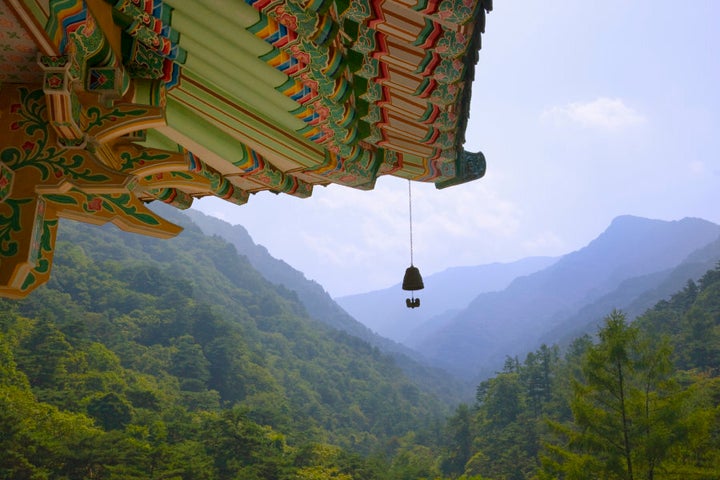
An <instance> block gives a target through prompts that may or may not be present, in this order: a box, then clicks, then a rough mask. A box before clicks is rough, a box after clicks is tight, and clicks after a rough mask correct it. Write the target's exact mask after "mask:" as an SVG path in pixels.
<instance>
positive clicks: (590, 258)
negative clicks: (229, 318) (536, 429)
mask: <svg viewBox="0 0 720 480" xmlns="http://www.w3.org/2000/svg"><path fill="white" fill-rule="evenodd" d="M186 213H187V214H188V215H189V216H190V218H192V220H193V221H194V222H195V223H196V224H197V225H198V226H199V227H200V228H201V229H202V230H203V231H204V232H205V233H206V234H212V235H219V236H221V237H223V238H224V239H226V240H227V241H229V242H231V243H232V244H233V245H234V246H235V247H236V248H237V250H238V252H239V253H240V254H242V255H244V256H246V257H247V258H248V260H249V262H250V263H251V264H252V265H253V267H255V268H256V269H257V270H258V271H259V272H260V273H261V274H262V275H263V276H264V277H265V278H266V279H268V280H269V281H271V282H273V283H275V284H278V285H282V286H283V287H284V288H287V289H288V290H290V291H292V292H295V294H297V296H298V298H299V300H300V301H301V302H302V303H303V305H304V306H305V308H306V309H307V310H308V313H309V314H310V315H311V316H313V317H314V318H317V319H318V320H320V321H321V322H323V323H325V324H327V325H330V326H332V327H333V328H337V329H340V330H343V331H345V332H348V333H350V334H352V335H355V336H358V337H360V338H362V339H364V340H365V341H368V342H369V343H371V344H372V345H375V346H376V347H378V348H380V349H381V350H383V351H386V352H392V353H393V354H394V355H395V357H396V359H397V360H398V363H399V364H400V365H404V366H405V369H406V373H410V374H411V376H412V373H411V372H413V371H414V372H415V378H414V379H415V380H416V381H420V382H425V383H427V384H428V385H436V383H435V382H436V381H438V379H439V378H444V379H445V381H443V382H441V385H442V386H440V387H438V386H435V388H434V390H435V391H436V393H438V392H442V391H445V392H447V391H449V390H457V391H462V392H464V394H465V395H467V393H468V390H467V386H468V385H471V384H472V383H473V382H476V381H477V380H478V379H482V378H485V377H486V376H488V375H491V374H492V373H493V372H494V371H495V370H497V369H498V368H500V367H501V365H502V363H503V361H504V359H505V357H506V356H507V355H518V356H523V355H524V354H525V353H526V352H528V351H531V350H533V349H535V348H537V347H538V346H539V345H540V344H541V343H547V344H554V343H557V344H560V345H562V344H566V343H567V342H569V341H571V340H572V339H573V338H575V337H576V336H577V335H582V334H584V333H588V332H593V331H595V330H596V327H597V325H598V323H599V322H600V321H601V320H602V318H603V317H604V316H606V315H607V314H608V313H609V312H610V311H612V309H614V308H618V309H623V310H624V311H625V312H626V313H627V314H628V316H629V317H630V318H633V317H634V316H636V315H639V314H640V313H642V312H643V311H644V310H645V309H647V308H649V307H650V306H652V305H653V304H654V303H656V302H657V301H659V300H661V299H663V298H666V297H667V296H669V295H670V294H672V293H673V292H675V291H677V290H678V289H681V288H682V287H683V286H684V285H685V284H686V283H687V282H688V280H691V279H697V278H699V277H700V276H701V275H702V274H703V273H704V272H705V271H707V270H709V269H711V268H713V267H714V266H715V264H716V263H717V262H718V260H720V226H718V225H716V224H713V223H711V222H708V221H706V220H702V219H697V218H684V219H682V220H677V221H663V220H652V219H646V218H641V217H636V216H630V215H625V216H620V217H617V218H616V219H614V220H613V221H612V222H611V224H610V225H609V227H608V228H607V229H606V230H605V231H604V232H602V233H601V234H600V235H599V236H598V237H597V238H596V239H595V240H593V241H592V242H590V243H589V244H588V245H587V246H585V247H584V248H581V249H579V250H577V251H575V252H571V253H568V254H566V255H564V256H561V257H558V258H553V257H530V258H525V259H521V260H519V261H516V262H511V263H493V264H488V265H479V266H462V267H455V268H450V269H448V270H446V271H443V272H440V273H437V274H434V275H429V276H427V277H426V278H425V279H424V281H425V289H424V290H422V291H420V292H416V293H417V294H418V296H420V297H421V298H422V307H421V308H419V309H412V310H411V309H407V308H406V307H405V302H404V298H405V296H407V295H406V294H407V292H403V291H402V290H401V288H400V285H399V284H397V285H394V286H393V287H390V288H387V289H383V290H378V291H373V292H368V293H363V294H357V295H351V296H345V297H340V298H337V299H334V300H333V299H332V298H330V295H329V294H328V293H327V292H326V291H325V290H324V289H323V287H322V286H321V285H319V284H317V283H316V282H314V281H310V280H307V279H306V278H305V276H304V275H303V274H302V272H299V271H297V270H295V269H294V268H292V267H291V266H290V265H288V264H287V263H286V262H284V261H282V260H278V259H275V258H273V257H272V256H271V255H270V254H269V253H268V251H267V250H266V249H265V248H264V247H262V246H260V245H256V244H255V243H254V242H253V240H252V238H251V237H250V235H249V233H248V232H247V231H246V230H245V229H244V228H243V227H242V226H238V225H235V226H233V225H230V224H228V223H226V222H223V221H221V220H218V219H216V218H213V217H208V216H206V215H203V214H202V213H200V212H197V211H194V210H189V211H187V212H186ZM431 367H434V368H431ZM437 368H439V369H441V370H437ZM443 371H447V372H450V373H452V374H453V376H456V377H458V378H460V379H461V383H458V384H455V385H453V386H449V385H448V384H447V383H446V381H447V377H448V376H447V375H444V373H443ZM428 372H432V374H431V377H432V378H428V377H427V375H428ZM463 385H464V387H463Z"/></svg>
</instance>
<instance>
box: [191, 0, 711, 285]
mask: <svg viewBox="0 0 720 480" xmlns="http://www.w3.org/2000/svg"><path fill="white" fill-rule="evenodd" d="M494 7H495V8H494V10H493V11H492V12H491V13H490V14H489V15H488V19H487V24H486V31H485V35H483V42H482V50H481V51H480V58H479V61H478V64H477V67H476V71H475V81H474V83H473V90H472V103H471V110H470V119H469V122H468V127H467V130H466V143H465V149H466V150H469V151H473V152H475V151H482V152H483V153H484V154H485V156H486V158H487V173H486V175H485V177H484V178H482V179H480V180H476V181H474V182H470V183H467V184H464V185H459V186H455V187H450V188H447V189H443V190H437V189H436V188H435V186H434V185H433V184H424V183H417V182H413V184H412V198H413V204H412V205H413V207H412V208H413V258H414V264H415V265H416V266H417V267H419V268H420V271H421V272H422V274H423V276H428V275H431V274H433V273H437V272H440V271H443V270H445V269H447V268H450V267H455V266H466V265H482V264H488V263H493V262H509V261H514V260H518V259H521V258H524V257H528V256H536V255H548V256H559V255H563V254H566V253H569V252H572V251H575V250H578V249H580V248H582V247H583V246H585V245H587V244H588V243H589V242H590V241H592V240H593V239H594V238H596V237H597V236H598V235H599V234H601V233H602V232H603V231H604V230H605V229H606V228H607V227H608V226H609V224H610V222H611V221H612V219H613V218H615V217H617V216H619V215H636V216H641V217H646V218H654V219H662V220H679V219H681V218H684V217H700V218H704V219H706V220H709V221H712V222H714V223H718V224H720V1H717V0H691V1H689V2H680V3H678V2H670V1H668V0H603V1H599V0H583V1H578V0H547V1H544V2H538V1H537V0H496V1H495V2H494ZM193 208H196V209H197V210H200V211H202V212H204V213H206V214H209V215H213V216H216V217H218V218H221V219H223V220H225V221H227V222H230V223H232V224H240V225H243V226H244V227H245V228H246V229H247V230H248V231H249V233H250V235H251V236H252V237H253V239H254V241H255V242H256V243H259V244H261V245H263V246H265V247H266V248H267V249H268V251H269V252H270V254H271V255H273V256H274V257H276V258H280V259H282V260H284V261H285V262H287V263H288V264H290V265H291V266H293V267H294V268H296V269H297V270H300V271H302V272H303V273H304V274H305V276H306V277H307V278H309V279H312V280H315V281H317V282H318V283H320V284H321V285H322V286H323V287H324V288H325V290H327V291H328V293H330V295H332V296H333V297H340V296H344V295H350V294H355V293H363V292H368V291H372V290H378V289H382V288H387V287H389V286H392V285H395V284H397V283H399V282H401V281H402V276H403V274H404V272H405V269H406V268H407V267H408V266H409V265H410V241H409V221H408V183H407V181H406V180H402V179H398V178H395V177H390V176H384V177H380V178H379V179H378V181H377V183H376V186H375V189H374V190H371V191H359V190H354V189H351V188H347V187H341V186H337V185H331V186H328V187H315V189H314V191H313V195H312V196H311V197H310V198H307V199H298V198H295V197H291V196H288V195H274V194H271V193H268V192H260V193H258V194H256V195H254V196H252V197H251V198H250V201H249V202H248V203H247V204H246V205H243V206H236V205H232V204H229V203H226V202H224V201H222V200H218V199H211V198H207V199H202V200H199V201H196V202H195V204H194V205H193ZM402 295H403V294H402V293H401V294H400V296H402Z"/></svg>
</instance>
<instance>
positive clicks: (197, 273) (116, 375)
mask: <svg viewBox="0 0 720 480" xmlns="http://www.w3.org/2000/svg"><path fill="white" fill-rule="evenodd" d="M55 255H56V257H55V264H54V269H53V275H52V278H51V280H50V282H49V283H48V285H47V286H46V287H43V288H41V289H39V290H38V291H37V292H35V293H34V294H33V295H31V296H30V297H29V298H28V299H25V300H22V301H8V300H4V301H2V302H0V303H1V307H2V309H1V310H0V311H2V312H3V322H2V325H1V327H2V330H1V331H2V333H3V336H4V339H5V340H6V343H5V347H4V348H5V352H6V354H7V351H8V349H9V351H10V353H11V356H10V357H9V358H10V359H9V360H7V361H6V365H11V364H12V363H13V362H14V363H15V364H16V365H17V369H18V371H21V372H23V373H25V375H27V378H28V380H29V384H30V386H31V387H32V388H33V392H35V393H36V395H37V398H38V400H40V401H42V402H47V403H48V404H49V405H53V406H54V407H56V408H60V409H63V410H68V411H71V412H78V413H86V414H88V415H90V416H91V417H92V416H94V414H93V413H92V412H93V411H94V410H92V409H93V408H95V407H91V405H95V403H93V402H95V401H96V400H97V399H98V398H100V399H103V398H104V399H105V400H102V401H100V400H98V401H99V402H100V403H99V404H98V405H97V408H98V409H100V410H103V409H105V408H111V406H108V405H105V403H107V402H109V403H111V404H113V405H115V406H117V407H118V408H119V409H120V410H122V411H123V412H125V413H124V414H123V415H121V416H120V417H119V419H118V420H117V421H118V422H120V423H121V425H118V427H122V428H130V426H132V425H136V428H137V429H140V430H142V429H152V428H155V427H153V425H155V424H156V423H157V422H168V421H172V419H171V418H169V417H172V416H173V415H174V413H173V412H175V411H179V412H180V413H179V415H181V416H182V415H190V413H189V412H192V413H193V414H194V413H197V412H217V411H220V410H221V409H227V408H231V407H232V406H238V407H241V408H242V412H244V413H243V415H245V416H246V417H247V418H248V419H249V420H250V421H253V422H256V423H258V424H260V425H267V426H269V427H272V428H273V429H276V430H278V431H280V432H282V433H284V434H286V435H287V436H288V438H289V439H290V440H292V441H294V442H304V443H308V442H330V443H332V444H336V445H341V446H343V447H346V448H348V449H350V450H354V451H359V452H367V451H371V450H373V449H375V448H377V447H378V446H379V445H380V444H381V443H382V442H383V441H384V440H385V439H387V438H390V437H391V436H394V435H403V434H405V433H407V432H409V431H414V430H416V429H418V428H420V427H421V426H422V425H421V424H425V423H426V422H427V421H429V420H431V419H433V418H441V417H442V414H443V412H444V409H443V407H442V405H441V404H440V403H439V402H438V401H437V400H435V399H433V398H431V397H430V396H428V395H426V394H424V393H423V392H421V391H420V390H419V389H418V388H417V387H416V386H415V385H414V384H413V383H412V382H410V381H409V380H408V379H407V378H406V377H405V375H404V374H403V373H402V372H401V370H400V369H399V368H398V367H397V366H396V365H395V363H394V361H393V360H392V359H391V358H389V357H388V356H386V355H384V354H382V353H381V352H380V351H379V350H378V349H377V348H374V347H372V346H370V345H369V344H367V343H366V342H364V341H363V340H360V339H358V338H356V337H353V336H351V335H349V334H347V333H344V332H341V331H338V330H335V329H331V328H329V327H327V326H326V325H324V324H322V323H320V322H318V321H315V320H313V319H311V318H310V317H309V316H308V314H307V313H306V310H305V308H304V307H303V305H302V304H301V303H300V302H299V301H298V298H297V295H296V294H295V293H294V292H290V291H289V290H287V289H285V288H283V287H278V286H276V285H273V284H271V283H269V282H268V281H266V280H265V279H264V278H263V277H262V276H261V275H260V274H259V273H258V272H257V271H255V270H254V269H253V268H252V266H251V265H250V264H249V263H248V262H247V260H246V259H245V258H244V257H241V256H239V255H237V253H236V251H235V248H234V247H233V246H232V245H229V244H228V243H226V242H225V241H224V240H222V239H220V238H218V237H207V236H205V235H203V234H202V233H201V232H200V230H199V229H197V228H196V227H193V226H192V225H188V226H186V230H185V231H184V232H183V233H182V234H181V235H180V236H178V237H177V238H175V239H171V240H157V239H152V238H147V237H144V236H140V235H132V234H125V233H123V232H119V231H118V230H117V229H116V228H114V227H113V226H107V227H96V226H88V225H82V224H77V223H74V222H70V221H65V222H62V223H61V226H60V231H59V233H58V240H57V249H56V254H55ZM8 339H10V340H9V341H8ZM13 375H14V374H13ZM21 383H22V382H21ZM23 388H24V387H23ZM110 394H112V397H107V395H110ZM103 402H105V403H103ZM43 408H45V407H43ZM113 408H114V407H113ZM178 409H179V410H178ZM94 417H95V418H96V420H97V421H99V422H100V423H102V422H106V421H107V422H112V421H113V420H111V419H110V418H109V417H107V416H106V415H105V414H104V413H102V412H99V413H98V414H97V416H94ZM83 421H84V420H83ZM133 428H135V427H133ZM163 428H164V427H163ZM233 478H234V477H233Z"/></svg>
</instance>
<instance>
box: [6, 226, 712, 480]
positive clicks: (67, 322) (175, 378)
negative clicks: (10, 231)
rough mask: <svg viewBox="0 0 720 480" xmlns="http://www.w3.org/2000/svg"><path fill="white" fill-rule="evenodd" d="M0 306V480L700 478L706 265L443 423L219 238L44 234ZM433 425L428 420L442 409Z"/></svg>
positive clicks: (708, 366)
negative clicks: (26, 288)
mask: <svg viewBox="0 0 720 480" xmlns="http://www.w3.org/2000/svg"><path fill="white" fill-rule="evenodd" d="M57 245H58V248H57V252H56V255H57V258H56V260H55V266H54V272H53V277H52V279H51V280H50V282H48V285H47V286H46V287H42V288H40V289H38V290H37V291H36V292H35V293H34V294H33V295H31V296H30V298H28V299H26V300H23V301H9V300H0V433H1V435H0V452H3V453H2V454H1V455H0V478H2V479H5V478H8V479H46V478H59V479H63V478H67V479H83V478H87V479H133V478H137V479H141V478H142V479H148V478H150V479H153V478H156V479H160V478H163V479H201V480H215V479H236V478H242V479H269V478H273V479H288V480H290V479H292V480H303V479H304V480H311V479H312V480H330V479H332V480H391V479H392V480H397V479H407V480H415V479H428V480H429V479H432V480H439V479H463V480H488V479H495V480H520V479H563V480H565V479H567V480H571V479H581V478H588V475H590V476H593V477H597V478H607V479H622V480H640V479H647V480H654V479H666V478H668V479H669V478H691V479H701V480H710V479H716V478H720V470H718V465H720V407H719V404H720V377H719V376H718V373H719V372H720V267H718V268H716V269H715V270H712V271H710V272H708V273H707V274H706V275H705V276H704V277H703V278H702V279H700V280H699V281H698V282H697V283H695V282H689V283H688V284H687V286H686V287H685V288H684V289H683V290H682V291H681V292H678V293H677V294H676V295H674V296H673V297H671V298H669V299H668V300H666V301H663V302H660V303H659V304H658V305H657V306H656V307H655V308H653V309H651V310H649V311H648V312H647V313H646V314H645V315H643V316H641V317H640V318H638V319H637V320H636V321H634V322H633V323H628V322H627V320H626V319H625V316H624V314H623V313H622V312H609V315H608V317H607V318H606V321H605V324H604V326H602V327H601V329H600V330H599V331H598V332H597V334H596V335H594V336H590V335H586V336H583V337H580V338H578V339H576V340H575V341H574V342H573V343H572V344H570V345H569V346H568V347H567V348H565V349H563V350H561V349H560V348H558V347H556V346H549V345H542V346H541V347H540V348H538V349H537V350H536V351H534V352H530V353H528V354H527V355H526V356H525V358H524V359H521V358H518V357H512V358H511V357H508V358H507V360H506V362H505V365H504V367H503V369H502V370H501V371H500V372H497V374H496V375H495V376H493V377H492V378H488V379H486V380H485V381H483V382H482V383H481V384H480V385H478V387H477V392H476V401H475V402H474V404H472V405H469V404H461V405H458V406H457V407H456V408H455V410H454V411H453V412H452V413H450V412H448V411H446V410H445V408H444V406H443V405H442V404H441V403H439V402H438V401H436V400H435V399H433V398H432V397H430V396H429V395H427V394H426V393H425V392H424V391H423V390H422V389H421V388H419V387H418V386H417V385H416V384H413V383H412V382H410V381H409V380H408V379H407V378H406V377H405V376H404V375H403V374H402V372H401V371H400V369H399V368H398V367H397V366H396V365H395V363H394V361H393V360H392V359H391V358H390V357H388V356H386V355H384V354H383V353H381V352H380V351H379V350H378V349H377V348H374V347H372V346H370V345H369V344H368V343H366V342H365V341H363V340H360V339H358V338H356V337H353V336H351V335H349V334H347V333H343V332H340V331H337V330H333V329H331V328H329V327H327V326H325V325H323V324H320V323H318V322H316V321H314V320H313V319H312V318H310V317H309V316H308V315H307V313H306V312H305V310H304V308H303V307H302V304H301V303H300V302H299V301H298V299H297V296H296V295H294V294H293V293H292V292H289V291H287V289H283V288H278V287H276V286H274V285H272V284H270V283H268V282H266V281H265V280H264V279H263V278H262V277H261V276H260V275H259V274H258V273H257V272H255V270H253V269H252V268H251V267H250V266H249V264H248V263H247V261H246V260H245V259H244V258H243V257H239V256H238V255H237V254H235V252H234V250H233V248H232V247H230V246H229V245H228V244H226V243H225V242H223V241H222V240H220V239H219V238H209V237H205V236H203V235H201V234H200V233H199V231H197V230H194V229H193V228H189V229H188V230H187V231H186V233H184V234H182V235H181V236H180V237H179V238H178V239H175V240H172V241H163V242H160V241H156V240H153V239H147V238H144V237H138V236H133V235H125V234H121V233H118V232H116V231H108V229H105V228H96V227H88V226H85V225H74V224H72V223H69V222H65V226H63V227H62V229H61V232H60V234H59V238H58V244H57ZM445 417H447V418H445Z"/></svg>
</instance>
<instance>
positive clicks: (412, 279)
mask: <svg viewBox="0 0 720 480" xmlns="http://www.w3.org/2000/svg"><path fill="white" fill-rule="evenodd" d="M408 206H409V208H408V210H409V212H410V266H409V267H408V268H407V270H405V277H403V283H402V288H403V290H409V291H410V292H411V293H410V298H406V299H405V305H407V307H408V308H416V307H419V306H420V299H419V298H415V295H414V293H415V290H422V289H423V288H425V285H424V284H423V279H422V276H421V275H420V270H418V268H417V267H416V266H415V265H414V264H413V234H412V187H411V183H410V180H408Z"/></svg>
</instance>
